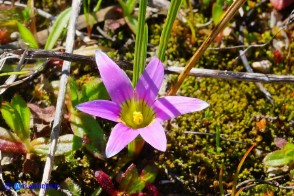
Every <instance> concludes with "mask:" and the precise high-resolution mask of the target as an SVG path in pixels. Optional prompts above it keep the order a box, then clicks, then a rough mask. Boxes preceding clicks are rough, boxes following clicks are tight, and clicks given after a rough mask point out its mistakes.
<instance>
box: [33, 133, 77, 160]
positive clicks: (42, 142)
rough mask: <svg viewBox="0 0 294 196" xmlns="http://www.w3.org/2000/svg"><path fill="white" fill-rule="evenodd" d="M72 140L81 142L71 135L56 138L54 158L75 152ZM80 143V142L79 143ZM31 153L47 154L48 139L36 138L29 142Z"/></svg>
mask: <svg viewBox="0 0 294 196" xmlns="http://www.w3.org/2000/svg"><path fill="white" fill-rule="evenodd" d="M74 140H81V138H76V136H74V135H73V134H67V135H62V136H60V137H59V138H58V144H57V148H56V151H55V156H61V155H65V154H68V153H70V152H72V151H74V150H77V149H76V148H75V147H76V146H74V145H73V141H74ZM80 143H81V142H80ZM31 147H32V152H33V153H36V154H39V155H46V154H48V149H49V139H48V138H43V137H40V138H37V139H35V140H33V141H32V142H31Z"/></svg>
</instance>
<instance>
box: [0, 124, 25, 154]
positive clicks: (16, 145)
mask: <svg viewBox="0 0 294 196" xmlns="http://www.w3.org/2000/svg"><path fill="white" fill-rule="evenodd" d="M0 150H1V151H2V152H8V153H20V154H25V153H27V148H26V145H25V144H24V143H22V141H21V139H20V138H19V137H17V135H16V134H14V133H12V132H11V131H8V130H6V129H4V128H2V127H0Z"/></svg>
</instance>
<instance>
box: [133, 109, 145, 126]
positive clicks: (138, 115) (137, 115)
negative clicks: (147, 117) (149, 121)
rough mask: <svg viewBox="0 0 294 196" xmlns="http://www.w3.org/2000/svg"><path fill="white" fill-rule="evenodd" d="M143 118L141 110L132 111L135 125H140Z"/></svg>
mask: <svg viewBox="0 0 294 196" xmlns="http://www.w3.org/2000/svg"><path fill="white" fill-rule="evenodd" d="M143 120H144V118H143V114H142V113H141V112H137V111H135V112H133V122H134V123H135V124H136V125H141V124H142V122H143Z"/></svg>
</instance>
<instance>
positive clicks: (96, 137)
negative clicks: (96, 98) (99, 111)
mask: <svg viewBox="0 0 294 196" xmlns="http://www.w3.org/2000/svg"><path fill="white" fill-rule="evenodd" d="M69 121H70V125H71V128H72V131H73V132H74V134H75V135H76V136H77V137H79V138H83V140H84V146H85V147H86V149H87V150H89V151H90V152H91V153H93V155H94V156H95V157H98V158H101V159H103V158H105V155H104V150H105V146H106V139H105V136H104V133H103V130H102V129H101V127H100V126H99V124H98V122H97V121H96V120H95V119H94V118H93V117H92V116H89V115H87V114H84V113H81V112H74V113H71V115H70V120H69Z"/></svg>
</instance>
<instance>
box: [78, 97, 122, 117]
mask: <svg viewBox="0 0 294 196" xmlns="http://www.w3.org/2000/svg"><path fill="white" fill-rule="evenodd" d="M76 108H77V109H78V110H80V111H82V112H85V113H87V114H90V115H93V116H98V117H101V118H105V119H107V120H111V121H114V122H118V120H119V114H120V107H119V106H118V105H117V104H116V103H115V102H113V101H107V100H95V101H89V102H85V103H81V104H79V105H77V106H76Z"/></svg>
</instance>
